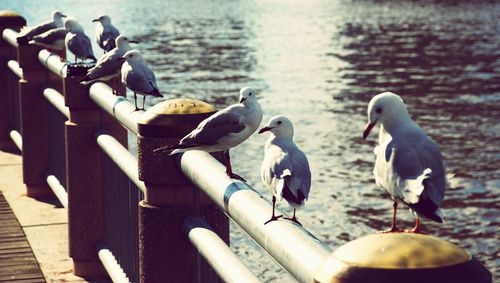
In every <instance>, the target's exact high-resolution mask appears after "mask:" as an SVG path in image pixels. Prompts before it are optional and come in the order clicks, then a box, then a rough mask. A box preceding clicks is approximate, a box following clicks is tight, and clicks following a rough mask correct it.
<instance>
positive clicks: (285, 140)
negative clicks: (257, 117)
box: [259, 115, 311, 225]
mask: <svg viewBox="0 0 500 283" xmlns="http://www.w3.org/2000/svg"><path fill="white" fill-rule="evenodd" d="M264 132H271V136H270V137H269V138H268V139H267V141H266V145H265V147H264V161H263V162H262V166H261V171H260V172H261V177H262V181H263V182H264V185H265V186H266V188H267V189H268V190H269V191H270V192H271V193H272V194H273V214H272V216H271V219H269V220H268V221H267V222H266V223H264V224H267V223H269V222H271V221H274V220H277V219H278V218H280V217H281V216H282V215H278V216H276V215H275V207H276V199H278V200H281V199H283V198H284V199H285V200H286V201H287V202H288V204H289V205H290V206H291V207H293V216H292V217H291V218H287V219H289V220H292V221H293V222H296V223H297V224H299V225H300V222H299V221H297V218H296V217H295V211H296V209H297V208H299V207H301V206H303V205H304V204H305V201H306V200H307V199H308V197H309V191H310V190H311V170H310V169H309V162H308V161H307V157H306V155H305V154H304V152H302V150H300V149H299V148H298V147H297V145H296V144H295V143H294V142H293V124H292V122H291V121H290V120H289V119H288V118H287V117H285V116H282V115H278V116H275V117H273V118H271V119H270V120H269V122H268V123H267V125H266V126H265V127H264V128H262V129H260V131H259V134H262V133H264Z"/></svg>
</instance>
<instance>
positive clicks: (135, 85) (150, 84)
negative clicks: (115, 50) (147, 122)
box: [119, 49, 163, 111]
mask: <svg viewBox="0 0 500 283" xmlns="http://www.w3.org/2000/svg"><path fill="white" fill-rule="evenodd" d="M120 60H126V62H124V63H123V65H122V68H121V75H122V83H123V84H124V85H125V86H126V87H128V88H129V89H130V90H131V91H133V92H134V102H135V110H134V111H137V110H144V104H145V103H146V96H147V95H151V96H155V97H162V96H163V95H162V94H161V93H160V91H159V90H158V86H157V85H156V79H155V74H154V73H153V71H151V69H150V68H149V67H148V66H147V65H146V62H144V60H143V59H142V55H141V53H140V52H139V50H135V49H133V50H130V51H127V53H125V55H123V56H122V58H121V59H120ZM120 60H119V61H120ZM137 94H140V95H144V99H143V100H142V109H139V108H138V107H137Z"/></svg>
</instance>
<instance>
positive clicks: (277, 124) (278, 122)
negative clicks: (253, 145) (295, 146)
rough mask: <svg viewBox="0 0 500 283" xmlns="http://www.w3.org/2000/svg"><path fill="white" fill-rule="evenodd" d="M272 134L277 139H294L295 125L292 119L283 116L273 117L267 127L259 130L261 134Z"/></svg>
mask: <svg viewBox="0 0 500 283" xmlns="http://www.w3.org/2000/svg"><path fill="white" fill-rule="evenodd" d="M268 131H269V132H271V133H273V134H274V135H275V136H276V137H278V138H280V137H284V138H290V139H291V138H293V124H292V121H290V119H288V118H287V117H285V116H283V115H278V116H274V117H272V118H271V119H270V120H269V122H267V125H266V126H265V127H264V128H262V129H260V130H259V134H262V133H264V132H268Z"/></svg>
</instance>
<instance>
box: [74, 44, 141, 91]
mask: <svg viewBox="0 0 500 283" xmlns="http://www.w3.org/2000/svg"><path fill="white" fill-rule="evenodd" d="M129 43H138V42H137V41H135V40H131V39H129V38H128V37H126V36H124V35H120V36H118V37H117V38H116V47H115V48H113V50H111V51H109V52H107V53H106V54H104V55H103V56H102V57H101V58H99V60H97V63H96V65H95V66H94V67H93V68H90V69H89V70H88V71H87V76H85V78H84V79H83V80H82V81H81V82H80V83H81V84H83V85H87V84H90V83H93V82H96V81H109V80H111V79H113V82H115V81H116V79H117V78H118V77H119V76H120V71H121V67H122V64H123V60H119V59H120V58H122V57H123V55H125V53H127V51H129V50H130V45H129ZM115 89H116V83H115V87H114V88H113V91H114V90H115Z"/></svg>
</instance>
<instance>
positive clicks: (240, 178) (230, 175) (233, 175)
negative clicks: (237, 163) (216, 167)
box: [226, 172, 247, 183]
mask: <svg viewBox="0 0 500 283" xmlns="http://www.w3.org/2000/svg"><path fill="white" fill-rule="evenodd" d="M226 174H227V176H229V178H231V179H236V180H240V181H242V182H245V183H246V182H247V180H245V179H244V178H243V177H241V176H240V175H238V174H236V173H233V172H226Z"/></svg>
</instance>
